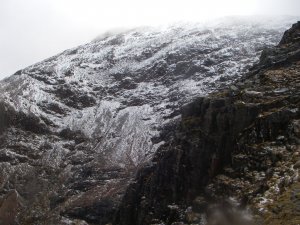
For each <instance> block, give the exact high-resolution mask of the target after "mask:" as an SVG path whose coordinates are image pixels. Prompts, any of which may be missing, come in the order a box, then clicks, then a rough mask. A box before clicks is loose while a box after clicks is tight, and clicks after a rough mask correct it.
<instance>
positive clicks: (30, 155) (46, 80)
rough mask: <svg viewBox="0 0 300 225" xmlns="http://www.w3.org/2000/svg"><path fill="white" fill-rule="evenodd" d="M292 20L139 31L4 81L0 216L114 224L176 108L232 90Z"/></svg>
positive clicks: (33, 222) (35, 224) (55, 224)
mask: <svg viewBox="0 0 300 225" xmlns="http://www.w3.org/2000/svg"><path fill="white" fill-rule="evenodd" d="M290 25H291V21H290V20H287V19H277V20H272V21H267V22H266V21H260V22H253V21H248V20H242V21H240V22H232V21H226V22H223V23H218V24H214V25H209V26H204V25H199V24H193V25H191V24H186V25H177V26H171V27H167V28H161V29H156V28H141V29H136V30H131V31H128V32H124V33H120V34H116V35H112V36H108V37H103V38H102V39H98V40H95V41H93V42H91V43H89V44H86V45H83V46H80V47H77V48H74V49H71V50H67V51H65V52H63V53H61V54H59V55H57V56H54V57H51V58H49V59H47V60H45V61H43V62H40V63H37V64H35V65H32V66H30V67H28V68H25V69H23V70H20V71H18V72H16V73H15V74H14V75H13V76H11V77H9V78H7V79H5V80H3V81H1V83H0V84H1V85H0V94H1V95H0V224H1V225H2V224H3V225H11V224H21V225H41V224H45V225H46V224H47V225H60V224H61V225H63V224H64V225H66V224H81V225H84V224H107V223H109V222H111V221H112V220H113V218H114V217H115V215H116V212H117V211H118V208H119V204H120V202H121V200H122V199H123V197H124V193H125V191H126V189H127V187H128V185H129V184H130V183H131V182H132V181H133V179H134V177H135V174H136V172H137V171H138V170H139V169H140V168H142V167H144V166H145V165H148V164H150V165H151V164H152V163H151V161H152V158H153V156H155V159H157V157H158V155H159V153H156V154H155V152H156V151H157V149H163V148H165V146H166V144H165V142H167V143H169V142H168V141H169V140H168V138H169V137H170V135H171V134H170V133H169V130H173V128H174V126H175V127H176V124H177V122H178V121H179V120H180V117H181V115H180V109H181V107H182V106H183V105H184V104H186V103H189V102H191V101H193V100H194V99H196V98H197V97H199V96H206V95H208V94H209V93H211V92H213V91H217V90H220V89H223V88H225V87H226V86H230V85H231V84H232V83H233V82H234V81H235V80H236V79H238V78H240V77H241V76H243V75H244V74H245V73H246V72H247V70H248V68H250V66H251V65H252V64H253V63H255V62H257V60H258V58H259V56H260V54H261V51H262V49H264V48H266V47H271V46H274V45H275V44H277V43H278V42H279V41H280V38H281V36H282V33H283V32H284V30H286V29H287V27H289V26H290ZM283 42H285V41H284V40H283ZM269 55H270V54H266V56H265V57H264V60H265V61H266V62H267V61H268V60H269V61H270V60H272V58H271V59H269V58H268V56H269ZM261 62H263V61H261ZM263 65H266V63H263ZM233 89H234V90H238V89H239V88H237V87H236V86H233ZM232 116H233V115H232ZM184 118H185V115H184ZM249 123H250V119H249ZM242 124H243V123H241V126H242ZM243 125H244V124H243ZM224 126H225V125H224ZM212 141H216V140H214V139H212ZM227 144H228V145H230V144H231V142H228V143H227ZM159 152H161V150H159ZM154 154H155V155H154ZM207 157H210V156H209V154H208V155H207ZM225 158H226V159H227V158H228V157H227V156H226V157H225ZM226 162H227V161H226ZM169 163H171V162H169ZM167 165H168V164H166V165H165V166H167ZM191 165H192V164H191ZM205 165H206V164H203V166H205ZM164 182H167V180H166V181H164ZM141 193H142V192H141ZM162 193H163V192H162ZM182 196H183V195H182ZM154 199H155V198H154ZM154 199H153V200H154ZM166 201H167V199H166ZM129 215H131V214H128V216H129ZM125 221H126V220H124V223H125Z"/></svg>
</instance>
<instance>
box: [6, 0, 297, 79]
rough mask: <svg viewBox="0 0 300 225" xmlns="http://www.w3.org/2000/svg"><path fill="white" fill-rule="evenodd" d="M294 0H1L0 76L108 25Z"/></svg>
mask: <svg viewBox="0 0 300 225" xmlns="http://www.w3.org/2000/svg"><path fill="white" fill-rule="evenodd" d="M299 8H300V3H299V1H297V0H243V1H239V0H227V1H222V0H211V1H202V0H201V1H199V0H198V1H197V0H188V1H182V0H175V1H174V0H173V1H171V0H164V1H159V0H154V1H151V2H149V1H138V0H127V1H120V0H114V1H108V0H105V1H97V0H85V1H83V0H63V1H61V0H43V1H40V0H27V1H23V0H2V1H0V34H1V35H0V79H1V78H4V77H7V76H9V75H11V74H13V73H14V72H15V71H17V70H18V69H21V68H23V67H25V66H29V65H31V64H33V63H35V62H37V61H41V60H43V59H45V58H47V57H49V56H51V55H54V54H57V53H58V52H60V51H63V50H65V49H67V48H71V47H75V46H77V45H80V44H82V43H87V42H89V41H90V40H92V39H94V38H95V37H97V36H99V35H100V34H101V33H105V32H106V31H108V30H119V29H121V30H123V29H130V28H134V27H140V26H149V25H150V26H159V25H166V24H169V23H175V22H177V21H192V22H204V21H207V20H212V19H214V18H220V17H224V16H236V15H239V16H250V15H262V16H279V15H293V16H299V10H298V9H299Z"/></svg>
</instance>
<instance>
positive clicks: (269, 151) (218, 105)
mask: <svg viewBox="0 0 300 225" xmlns="http://www.w3.org/2000/svg"><path fill="white" fill-rule="evenodd" d="M299 107H300V22H298V23H296V24H294V25H293V26H292V28H290V29H289V30H288V31H286V32H285V34H284V36H283V38H282V40H281V41H280V43H279V45H278V46H276V47H273V48H271V49H268V50H265V51H263V53H262V55H261V58H260V61H259V63H258V64H256V65H255V66H254V67H253V68H252V70H251V72H249V73H248V74H246V75H244V76H243V77H242V78H241V79H238V80H237V81H236V82H234V84H232V86H231V87H230V88H225V89H224V90H222V91H218V92H214V93H212V94H210V95H208V96H206V97H201V98H198V99H197V100H194V101H193V102H191V103H190V104H188V105H186V106H184V107H183V108H182V113H181V114H182V119H181V121H180V123H179V124H178V127H177V128H176V129H174V130H173V131H172V134H171V135H170V137H171V138H169V141H167V142H166V143H165V144H164V145H163V146H161V147H160V148H159V150H158V151H157V152H156V154H155V156H154V157H153V160H152V164H151V165H150V166H147V167H145V168H143V169H141V170H140V171H139V173H138V175H137V178H136V182H135V183H133V184H131V185H130V187H129V188H128V190H127V192H126V195H125V197H124V200H123V202H122V205H121V207H120V210H119V213H118V216H117V220H116V224H122V225H123V224H124V225H129V224H131V225H135V224H138V225H142V224H172V225H175V224H176V225H177V224H180V225H186V224H209V225H211V224H221V225H242V224H247V225H254V224H264V225H271V224H286V225H296V224H298V223H299V220H300V217H299V211H300V208H299V206H300V205H299V203H300V201H299V194H300V192H299V190H300V189H299V187H300V180H299V173H298V169H299V168H300V158H299V154H300V132H299V131H300V111H299Z"/></svg>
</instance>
